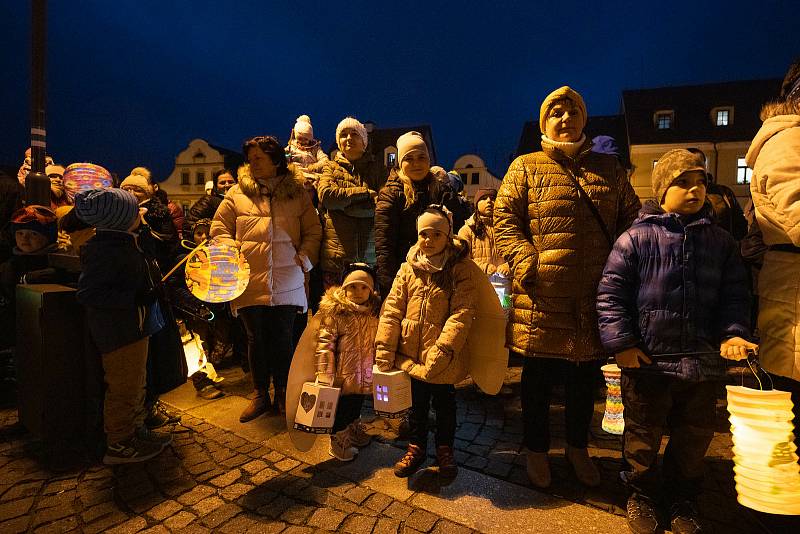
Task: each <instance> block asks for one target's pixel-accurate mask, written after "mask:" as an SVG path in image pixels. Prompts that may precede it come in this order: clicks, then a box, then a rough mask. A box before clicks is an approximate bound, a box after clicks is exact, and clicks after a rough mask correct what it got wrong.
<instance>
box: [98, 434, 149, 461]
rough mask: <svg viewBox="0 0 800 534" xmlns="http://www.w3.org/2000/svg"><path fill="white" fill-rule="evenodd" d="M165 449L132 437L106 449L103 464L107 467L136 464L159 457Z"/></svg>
mask: <svg viewBox="0 0 800 534" xmlns="http://www.w3.org/2000/svg"><path fill="white" fill-rule="evenodd" d="M162 450H164V447H163V446H161V445H159V444H157V443H154V442H151V441H146V440H143V439H140V438H139V437H137V436H132V437H130V438H128V439H125V440H122V441H119V442H117V443H111V444H109V445H108V447H106V454H105V456H103V463H104V464H106V465H120V464H135V463H139V462H145V461H147V460H149V459H151V458H154V457H156V456H158V455H159V454H160V453H161V451H162Z"/></svg>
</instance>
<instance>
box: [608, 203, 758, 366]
mask: <svg viewBox="0 0 800 534" xmlns="http://www.w3.org/2000/svg"><path fill="white" fill-rule="evenodd" d="M597 313H598V316H599V317H598V324H599V328H600V339H601V341H602V343H603V348H605V350H607V351H608V352H610V353H618V352H620V351H622V350H625V349H628V348H631V347H639V348H640V349H642V350H643V351H644V352H645V353H646V354H648V355H650V356H654V358H653V366H652V369H650V370H654V371H657V372H661V373H665V374H670V375H674V376H680V377H682V378H689V379H699V378H702V377H703V376H705V377H711V376H713V374H714V372H715V371H717V372H718V371H721V370H722V369H724V367H723V366H722V365H721V364H722V363H724V362H723V361H722V359H721V357H720V355H719V345H720V343H721V342H722V341H723V340H725V339H727V338H729V337H733V336H739V337H743V338H747V337H748V336H749V335H750V295H749V291H748V283H747V274H746V272H745V269H744V265H743V263H742V260H741V257H740V256H739V249H738V246H737V244H736V242H735V241H734V239H733V237H731V235H730V234H729V233H728V232H726V231H725V230H723V229H721V228H719V227H718V226H716V225H715V224H713V223H712V218H711V209H710V206H708V205H706V206H705V207H704V208H703V209H702V210H701V211H700V212H699V213H698V214H696V215H694V216H692V217H688V218H686V219H685V221H684V222H682V221H681V219H680V218H679V217H678V215H677V214H674V213H665V212H664V211H663V210H662V209H661V207H660V206H658V205H657V204H656V203H655V202H653V201H649V202H647V203H645V205H644V206H643V207H642V209H641V211H640V213H639V217H638V218H637V219H636V221H634V223H633V225H632V226H631V228H630V229H629V230H628V231H626V232H625V233H623V234H622V235H621V236H620V237H619V239H617V242H616V243H615V244H614V248H613V250H612V251H611V255H610V256H609V257H608V261H607V262H606V266H605V269H604V270H603V277H602V279H601V281H600V285H599V288H598V296H597ZM681 353H684V354H685V353H707V354H704V355H699V354H694V355H692V356H688V357H684V358H681V357H676V356H671V357H668V356H661V357H659V355H667V354H673V355H674V354H681ZM706 364H708V365H706Z"/></svg>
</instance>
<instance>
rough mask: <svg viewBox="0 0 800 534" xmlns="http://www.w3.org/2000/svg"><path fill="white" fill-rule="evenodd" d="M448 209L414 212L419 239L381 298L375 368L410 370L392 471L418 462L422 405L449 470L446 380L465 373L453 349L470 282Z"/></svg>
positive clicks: (471, 295)
mask: <svg viewBox="0 0 800 534" xmlns="http://www.w3.org/2000/svg"><path fill="white" fill-rule="evenodd" d="M451 220H452V219H451V215H450V212H449V211H448V210H447V209H446V208H445V207H444V206H430V207H429V208H428V209H426V210H425V211H424V212H422V214H421V215H420V216H419V218H418V219H417V234H418V235H419V240H418V241H417V243H416V244H415V245H413V246H412V247H411V249H410V250H409V251H408V255H407V256H406V261H405V263H403V264H402V265H401V267H400V271H399V272H398V273H397V277H396V278H395V280H394V284H393V285H392V290H391V292H390V293H389V296H388V297H387V299H386V304H385V308H384V311H383V315H382V316H381V320H380V324H379V326H378V334H377V336H376V338H375V344H376V352H375V360H376V363H377V364H378V367H379V368H380V369H381V371H390V370H391V369H393V368H397V369H402V370H403V371H406V372H407V373H408V374H409V375H411V401H412V406H411V415H410V420H409V423H410V425H411V437H410V439H409V443H408V450H407V452H406V454H405V455H404V456H403V457H402V458H401V459H400V460H399V461H398V462H397V463H396V464H395V466H394V474H395V475H396V476H398V477H408V476H411V475H412V474H414V473H415V472H416V471H417V470H418V469H419V468H420V467H421V466H422V464H423V463H424V462H425V457H426V450H427V440H428V411H429V408H430V404H431V402H432V403H433V408H434V411H435V412H436V461H437V464H438V466H439V474H440V475H441V476H444V477H454V476H456V474H458V467H457V465H456V463H455V459H454V458H453V441H454V439H455V430H456V399H455V388H454V387H453V385H454V384H456V383H457V382H460V381H461V380H463V379H464V377H465V376H466V374H467V371H466V367H467V362H466V361H465V359H464V358H463V357H462V352H461V349H462V347H463V346H464V342H465V341H466V338H467V334H468V333H469V328H470V326H471V325H472V319H473V315H474V313H475V294H476V288H475V285H474V283H473V281H472V279H471V276H470V274H469V270H470V269H469V266H468V264H467V263H466V262H470V261H472V260H470V259H469V249H468V247H467V245H466V244H465V243H464V242H463V241H461V240H454V239H453V228H452V222H451Z"/></svg>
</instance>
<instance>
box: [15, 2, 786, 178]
mask: <svg viewBox="0 0 800 534" xmlns="http://www.w3.org/2000/svg"><path fill="white" fill-rule="evenodd" d="M667 6H668V7H667ZM797 6H798V3H797V1H796V0H791V1H790V0H786V1H782V2H781V1H772V0H760V1H755V0H749V1H738V0H731V1H720V2H698V1H696V0H695V1H691V2H682V1H681V2H592V3H588V2H579V1H571V2H533V1H519V2H502V1H498V2H474V1H459V2H435V1H423V2H416V1H410V0H406V1H403V2H397V1H394V2H377V1H373V2H360V1H350V2H319V3H317V2H314V1H310V0H305V1H297V2H286V1H278V0H276V1H270V0H261V1H235V0H231V1H227V2H222V1H217V2H210V1H202V0H193V1H163V0H161V1H149V0H148V1H127V0H116V1H114V2H107V1H87V0H82V1H80V2H73V1H68V0H51V1H50V2H49V7H48V109H47V130H48V152H49V153H51V154H52V155H53V156H54V157H55V159H56V161H57V162H59V163H65V164H67V163H70V162H74V161H92V162H95V163H99V164H101V165H104V166H106V167H108V168H109V169H110V170H112V171H114V172H117V173H119V174H120V175H121V176H123V177H124V176H125V175H127V173H128V171H129V170H130V169H131V168H132V167H134V166H136V165H145V166H147V167H150V168H151V170H153V171H154V174H155V176H156V178H157V179H163V178H165V177H166V176H167V175H168V174H169V173H170V172H171V170H172V166H173V163H174V158H175V156H176V155H177V153H178V152H179V151H180V150H182V149H183V148H185V146H186V145H187V143H188V142H189V141H190V140H191V139H193V138H196V137H200V138H203V139H206V140H207V141H209V142H211V143H214V144H217V145H221V146H225V147H228V148H231V149H234V150H239V149H240V148H241V143H242V141H243V140H244V139H245V138H247V137H250V136H253V135H258V134H273V135H278V137H279V138H280V139H281V141H285V140H286V139H287V137H288V134H289V131H290V129H291V127H292V125H293V124H294V120H295V118H296V117H297V116H298V115H300V114H302V113H307V114H309V115H310V116H311V119H312V122H313V124H314V131H315V134H316V136H317V137H318V138H320V139H321V140H322V141H323V147H324V148H326V149H327V147H328V145H329V144H330V143H331V142H332V141H333V137H334V130H335V127H336V124H337V123H338V121H339V120H340V119H342V118H343V117H344V116H346V115H353V116H355V117H357V118H358V119H360V120H361V121H362V122H365V121H367V120H371V121H373V122H375V123H376V124H377V125H378V126H379V127H380V126H387V127H390V126H391V127H395V126H405V125H412V124H419V123H428V124H430V125H431V126H432V128H433V133H434V138H435V142H436V149H437V154H438V156H439V163H441V164H444V165H445V166H450V165H452V163H453V161H454V160H455V158H457V157H458V156H459V155H461V154H463V153H465V152H477V153H478V154H480V155H482V156H483V157H484V158H485V159H486V160H487V162H488V163H489V165H490V168H492V169H494V170H495V171H496V172H499V173H501V175H502V173H504V172H505V170H506V167H507V163H508V160H507V158H508V155H509V154H510V153H511V152H512V151H513V150H514V149H515V148H516V144H517V140H518V139H519V134H520V131H521V128H522V124H523V122H524V121H526V120H530V119H533V118H537V119H538V113H539V112H538V110H539V105H540V103H541V101H542V99H543V97H544V96H545V95H546V94H547V93H548V92H549V91H550V90H552V89H554V88H556V87H558V86H560V85H563V84H569V85H571V86H572V87H573V88H575V89H577V90H578V91H579V92H581V93H582V94H583V96H584V98H585V99H586V102H587V106H588V110H589V113H590V114H592V115H601V114H611V113H616V112H617V111H618V110H619V102H620V97H621V94H620V92H621V90H622V89H637V88H644V87H660V86H665V85H680V84H693V83H705V82H719V81H729V80H737V79H755V78H769V77H783V74H784V72H785V70H786V67H787V66H788V65H789V63H790V62H791V60H792V59H793V58H794V57H796V56H798V55H800V34H798V30H797V22H798V12H797ZM0 20H3V21H4V22H5V24H4V36H3V39H2V53H0V69H1V70H2V72H3V73H4V76H3V78H4V79H3V82H2V83H1V84H0V118H1V119H2V121H1V124H2V127H0V164H10V165H12V166H14V167H15V168H16V166H18V165H19V163H20V160H21V158H22V153H23V151H24V149H25V147H26V146H27V144H28V140H29V136H28V130H29V127H30V124H29V106H30V103H29V98H30V97H29V87H30V73H29V63H30V7H29V2H27V1H6V2H0Z"/></svg>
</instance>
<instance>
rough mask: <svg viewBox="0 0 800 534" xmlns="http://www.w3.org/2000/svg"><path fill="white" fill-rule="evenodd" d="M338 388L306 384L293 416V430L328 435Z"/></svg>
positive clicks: (334, 410)
mask: <svg viewBox="0 0 800 534" xmlns="http://www.w3.org/2000/svg"><path fill="white" fill-rule="evenodd" d="M340 391H341V390H340V389H339V388H334V387H330V386H324V385H322V384H320V383H317V382H306V383H305V384H303V390H302V391H301V392H300V403H299V405H298V406H297V413H296V414H295V416H294V428H295V429H297V430H302V431H303V432H309V433H311V434H330V433H331V432H332V430H333V422H334V420H335V419H336V405H337V404H338V403H339V393H340Z"/></svg>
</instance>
